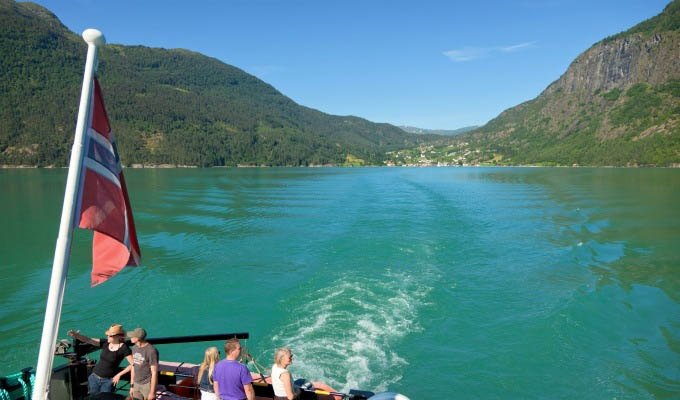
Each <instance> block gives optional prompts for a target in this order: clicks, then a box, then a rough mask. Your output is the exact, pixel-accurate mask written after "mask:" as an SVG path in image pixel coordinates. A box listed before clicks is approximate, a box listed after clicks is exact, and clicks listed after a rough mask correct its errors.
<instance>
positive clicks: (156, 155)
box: [0, 0, 436, 166]
mask: <svg viewBox="0 0 680 400" xmlns="http://www.w3.org/2000/svg"><path fill="white" fill-rule="evenodd" d="M0 25H1V26H2V27H3V29H2V31H0V55H1V56H2V57H0V89H1V90H2V93H3V96H0V164H12V165H17V164H28V165H39V166H45V165H66V164H67V162H68V157H69V154H70V147H71V143H72V140H73V131H74V128H75V119H76V113H77V104H78V100H79V96H80V86H81V83H82V70H83V66H84V64H85V60H84V58H85V54H86V45H85V43H84V42H83V41H82V39H81V38H80V37H79V36H77V35H75V34H73V33H72V32H70V31H68V29H67V28H66V27H64V26H63V25H62V24H61V23H60V22H59V21H58V19H57V18H56V17H55V16H54V15H52V14H51V13H50V12H49V11H47V10H46V9H44V8H42V7H40V6H38V5H35V4H31V3H15V2H13V1H11V0H0ZM98 75H99V79H100V83H101V84H102V88H103V92H104V99H105V102H106V106H107V111H108V113H109V118H110V120H111V125H112V128H113V130H114V133H115V134H116V135H117V140H118V146H119V151H120V154H121V159H122V160H123V163H124V164H126V165H130V164H136V163H145V164H168V163H169V164H178V165H197V166H218V165H219V166H222V165H226V166H234V165H237V164H257V165H310V164H343V163H345V162H346V161H347V160H348V158H352V159H359V160H362V162H363V163H366V164H379V163H381V162H382V161H383V160H384V157H385V155H384V154H385V152H386V151H389V150H393V149H397V148H404V147H411V146H416V145H418V144H419V143H423V142H427V141H432V140H434V139H435V138H436V137H434V136H422V135H414V134H408V133H405V132H403V131H402V130H401V129H399V128H397V127H394V126H392V125H388V124H375V123H372V122H369V121H366V120H363V119H360V118H356V117H339V116H332V115H328V114H324V113H321V112H319V111H316V110H313V109H310V108H307V107H303V106H300V105H298V104H296V103H294V102H293V101H292V100H290V99H289V98H287V97H285V96H283V95H282V94H281V93H279V92H278V91H277V90H276V89H274V88H273V87H272V86H270V85H268V84H266V83H265V82H262V81H261V80H259V79H257V78H255V77H254V76H251V75H249V74H247V73H245V72H244V71H242V70H240V69H238V68H235V67H233V66H230V65H227V64H224V63H222V62H220V61H219V60H216V59H213V58H209V57H206V56H203V55H201V54H198V53H194V52H191V51H187V50H181V49H179V50H177V49H176V50H165V49H156V48H148V47H143V46H121V45H107V46H106V47H104V48H103V49H102V50H101V52H100V62H99V69H98Z"/></svg>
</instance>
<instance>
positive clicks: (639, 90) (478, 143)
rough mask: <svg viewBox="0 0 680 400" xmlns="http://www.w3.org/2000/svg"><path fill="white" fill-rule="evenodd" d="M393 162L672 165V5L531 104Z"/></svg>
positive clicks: (677, 48)
mask: <svg viewBox="0 0 680 400" xmlns="http://www.w3.org/2000/svg"><path fill="white" fill-rule="evenodd" d="M454 140H455V141H454V142H453V143H452V144H449V145H446V146H434V148H432V146H420V149H418V150H411V151H410V152H400V153H393V154H401V155H402V156H401V159H399V158H396V157H395V156H392V159H393V161H396V163H397V164H399V163H405V162H408V161H409V160H415V159H417V158H416V155H420V154H427V157H421V158H423V159H427V160H428V161H429V162H448V163H455V164H487V163H488V164H500V165H524V164H538V165H572V164H578V165H614V166H627V165H628V166H633V165H639V166H642V165H655V166H670V165H676V166H678V165H680V0H675V1H673V2H671V3H670V4H668V6H666V8H665V9H664V10H663V12H662V13H661V14H659V15H657V16H656V17H653V18H651V19H649V20H647V21H644V22H642V23H640V24H638V25H636V26H634V27H633V28H631V29H629V30H627V31H625V32H621V33H619V34H617V35H614V36H611V37H608V38H606V39H604V40H602V41H600V42H598V43H596V44H594V45H593V46H592V47H591V48H590V49H588V50H587V51H585V52H584V53H582V54H581V55H579V56H578V57H577V58H576V59H575V60H574V61H573V62H572V63H571V65H570V66H569V68H568V69H567V71H566V72H565V73H564V74H563V75H562V76H561V77H560V78H559V79H558V80H556V81H555V82H553V83H552V84H550V85H549V86H548V87H547V88H546V89H545V90H544V91H543V92H542V93H541V94H540V95H539V96H538V97H537V98H535V99H533V100H530V101H527V102H525V103H522V104H520V105H518V106H515V107H512V108H510V109H508V110H506V111H504V112H503V113H501V114H500V115H499V116H498V117H496V118H494V119H493V120H491V121H489V122H488V123H487V124H486V125H484V126H483V127H481V128H479V129H476V130H474V131H472V132H469V133H467V134H463V135H460V136H457V137H456V138H455V139H454Z"/></svg>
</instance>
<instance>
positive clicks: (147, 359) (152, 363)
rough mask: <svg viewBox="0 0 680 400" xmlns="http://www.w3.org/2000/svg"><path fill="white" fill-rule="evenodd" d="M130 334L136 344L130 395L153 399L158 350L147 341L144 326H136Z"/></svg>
mask: <svg viewBox="0 0 680 400" xmlns="http://www.w3.org/2000/svg"><path fill="white" fill-rule="evenodd" d="M128 336H129V337H130V340H132V343H133V344H134V346H133V347H132V376H131V378H130V396H132V398H133V399H138V400H153V399H155V398H156V382H157V381H158V350H156V348H155V347H153V346H152V345H151V344H150V343H149V342H147V341H146V331H145V330H144V329H142V328H135V330H134V331H132V332H130V333H128Z"/></svg>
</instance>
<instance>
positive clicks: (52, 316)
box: [32, 29, 106, 400]
mask: <svg viewBox="0 0 680 400" xmlns="http://www.w3.org/2000/svg"><path fill="white" fill-rule="evenodd" d="M83 39H84V40H85V42H87V60H86V62H85V74H84V75H83V89H82V92H81V94H80V106H79V108H78V122H77V123H76V132H75V139H74V140H73V148H72V149H71V161H70V163H69V168H68V176H67V178H66V190H65V193H64V205H63V207H62V210H61V222H60V224H59V236H58V237H57V244H56V249H55V251H54V262H53V264H52V278H51V280H50V290H49V293H48V295H47V306H46V308H45V322H44V324H43V331H42V339H41V340H40V352H39V354H38V364H37V366H36V368H35V370H36V373H35V384H34V386H33V396H32V399H34V400H45V399H47V394H48V391H49V382H50V375H51V373H52V362H53V361H54V346H55V343H56V340H57V331H58V329H59V319H60V317H61V306H62V303H63V300H64V289H65V288H66V276H67V275H68V265H69V260H70V258H71V239H72V237H73V220H74V214H75V208H76V201H77V190H78V186H79V183H80V182H79V181H80V175H81V173H80V172H81V168H82V164H83V143H84V140H85V130H86V129H87V128H88V126H87V122H88V115H89V112H90V110H89V108H90V102H91V95H92V83H93V77H94V71H95V69H96V67H97V48H98V47H99V46H103V45H104V44H105V43H106V39H105V38H104V35H103V34H102V33H101V32H99V31H98V30H96V29H86V30H85V31H84V32H83Z"/></svg>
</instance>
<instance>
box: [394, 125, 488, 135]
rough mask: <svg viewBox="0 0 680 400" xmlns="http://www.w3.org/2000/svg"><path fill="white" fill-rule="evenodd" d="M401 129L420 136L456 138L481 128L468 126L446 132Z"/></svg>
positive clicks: (411, 127) (442, 130)
mask: <svg viewBox="0 0 680 400" xmlns="http://www.w3.org/2000/svg"><path fill="white" fill-rule="evenodd" d="M399 128H401V129H402V130H403V131H404V132H408V133H416V134H419V135H441V136H456V135H460V134H462V133H465V132H470V131H471V130H474V129H477V128H479V126H478V125H474V126H466V127H463V128H458V129H453V130H446V129H423V128H416V127H415V126H403V125H400V126H399Z"/></svg>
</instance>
